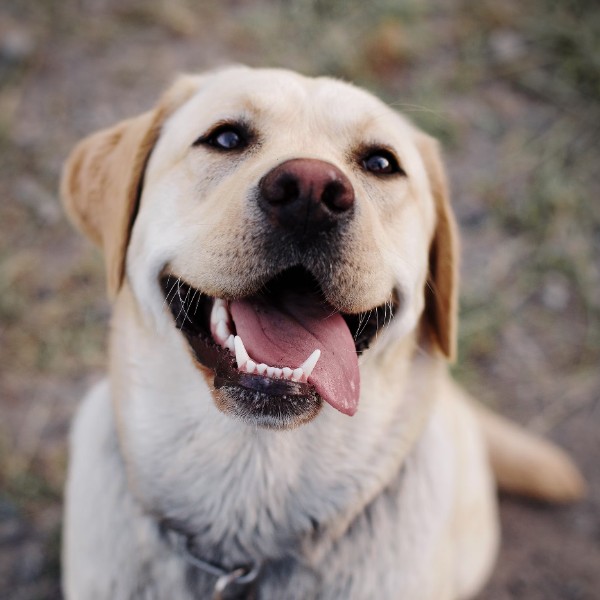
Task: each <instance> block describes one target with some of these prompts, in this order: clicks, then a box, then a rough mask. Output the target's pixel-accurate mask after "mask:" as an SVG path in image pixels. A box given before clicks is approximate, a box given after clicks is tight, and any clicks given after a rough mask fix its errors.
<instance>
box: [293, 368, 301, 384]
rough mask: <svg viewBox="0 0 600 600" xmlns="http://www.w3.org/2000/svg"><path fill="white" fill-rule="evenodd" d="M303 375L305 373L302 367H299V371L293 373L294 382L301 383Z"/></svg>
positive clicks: (295, 370)
mask: <svg viewBox="0 0 600 600" xmlns="http://www.w3.org/2000/svg"><path fill="white" fill-rule="evenodd" d="M302 375H304V371H303V370H302V369H301V368H300V367H298V368H297V369H294V370H293V371H292V380H293V381H300V380H301V379H302Z"/></svg>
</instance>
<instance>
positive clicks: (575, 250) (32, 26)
mask: <svg viewBox="0 0 600 600" xmlns="http://www.w3.org/2000/svg"><path fill="white" fill-rule="evenodd" d="M433 5H435V7H434V6H433ZM599 40H600V14H599V11H598V9H597V8H596V6H595V2H593V1H592V0H572V1H569V0H563V1H562V2H558V1H553V0H532V1H531V2H528V3H522V2H517V1H516V0H507V1H505V2H501V3H500V2H497V1H495V0H494V1H492V0H481V1H479V2H468V1H467V0H444V1H443V2H438V3H425V2H418V1H417V0H407V1H406V2H402V3H400V2H397V1H393V0H374V1H373V2H370V3H364V2H358V1H357V0H348V1H345V2H342V1H341V0H338V1H332V2H324V1H319V0H299V1H298V2H294V3H286V2H283V1H282V2H275V1H273V0H271V1H266V0H265V1H263V2H260V1H257V0H252V1H251V0H248V1H245V2H242V1H241V0H238V1H235V0H222V1H221V2H201V3H199V2H194V1H193V0H171V1H169V2H164V3H161V2H159V1H155V0H147V1H142V0H139V1H134V0H118V1H117V0H78V1H75V0H46V1H44V2H40V1H36V0H4V1H3V2H2V4H1V5H0V599H10V600H37V599H54V598H59V597H60V592H59V585H58V580H59V546H60V539H59V536H60V518H61V513H60V506H61V494H62V486H63V482H64V473H65V466H66V450H65V441H66V435H67V431H68V424H69V420H70V418H71V416H72V414H73V411H74V410H75V408H76V406H77V403H78V400H79V398H80V397H81V395H82V393H83V391H84V390H85V389H86V387H87V386H88V385H89V384H90V382H92V381H94V380H95V379H97V378H98V377H100V375H101V373H102V369H103V366H104V361H105V359H104V343H105V333H106V325H107V319H108V315H109V306H108V304H107V302H106V300H105V297H104V284H103V273H102V263H101V258H100V257H99V255H98V254H97V253H96V251H95V250H93V249H92V248H90V246H89V245H88V244H87V243H86V242H85V241H83V240H82V239H81V238H80V237H78V236H77V235H76V234H75V233H74V232H73V231H72V229H71V228H70V227H69V225H68V224H67V223H66V221H65V219H64V217H63V216H62V212H61V208H60V205H59V201H58V198H57V182H58V176H59V172H60V166H61V163H62V161H63V160H64V158H65V156H66V154H67V152H68V151H69V149H70V148H71V147H72V145H73V144H74V143H75V141H76V140H78V139H79V138H80V137H82V136H83V135H85V134H87V133H89V132H91V131H93V130H95V129H97V128H100V127H102V126H105V125H109V124H112V123H113V122H114V121H116V120H117V119H119V118H122V117H125V116H130V115H133V114H135V113H137V112H140V111H142V110H145V109H146V108H148V107H150V106H151V105H152V103H153V101H154V99H155V98H156V97H157V95H158V93H159V92H160V90H161V89H162V88H163V87H165V86H166V85H167V84H168V82H169V81H170V80H171V79H172V78H173V76H174V74H175V73H176V72H178V71H185V70H188V71H200V70H203V69H205V68H208V67H212V66H215V65H220V64H225V63H230V62H245V63H249V64H252V65H271V66H285V67H290V68H294V69H298V70H301V71H303V72H305V73H308V74H329V75H334V76H339V77H343V78H345V79H348V80H352V81H355V82H356V83H358V84H360V85H364V86H366V87H367V88H369V89H371V90H373V91H375V92H376V93H378V94H380V95H382V96H383V97H384V98H385V99H386V100H387V101H389V102H390V103H391V104H393V105H394V106H396V107H398V108H399V109H400V110H403V111H404V112H406V113H407V114H409V115H410V116H411V118H413V119H414V120H415V121H416V122H417V123H419V124H420V125H421V126H422V127H424V128H425V129H426V130H428V131H429V132H431V133H433V134H434V135H436V136H437V137H438V138H440V140H441V141H442V143H443V145H444V147H445V149H446V156H447V164H448V173H449V176H450V179H451V182H452V185H453V197H454V205H455V208H456V212H457V215H458V218H459V221H460V224H461V230H462V236H463V244H462V246H463V264H462V279H463V285H462V299H461V302H462V310H461V336H460V357H459V361H458V364H457V365H456V366H455V367H454V369H455V372H456V375H457V377H458V378H459V379H460V380H461V381H462V382H463V383H464V385H466V386H467V387H468V388H469V389H470V390H471V391H472V392H473V393H474V394H476V395H477V396H478V397H479V398H480V399H481V400H482V401H483V402H485V403H487V404H489V405H491V406H493V407H495V408H496V409H497V410H499V411H500V412H502V413H504V414H506V415H509V416H510V417H511V418H513V419H514V420H516V421H518V422H520V423H523V424H525V425H527V426H528V427H530V428H533V429H535V430H537V431H539V432H542V433H544V434H546V435H548V436H550V437H551V438H552V439H554V440H556V441H557V442H558V443H560V444H562V445H563V446H564V447H565V448H567V449H568V450H569V452H570V453H571V454H572V455H573V457H574V458H575V460H576V461H577V462H578V464H579V465H580V466H581V468H582V470H583V472H584V473H585V476H586V478H587V480H588V482H589V495H588V498H587V499H586V500H585V501H583V502H582V503H580V504H578V505H576V506H572V507H561V508H557V507H550V506H542V505H539V504H534V503H530V502H526V501H523V500H520V499H514V498H502V503H501V513H502V515H501V516H502V529H503V536H504V542H503V546H502V550H501V553H500V557H499V561H498V566H497V569H496V571H495V573H494V576H493V577H492V580H491V582H490V584H489V586H488V587H487V589H486V590H485V591H484V593H483V594H482V595H481V598H482V599H487V600H505V599H511V598H516V599H525V600H596V599H598V598H600V466H599V460H600V368H599V364H600V360H599V359H600V268H599V266H600V200H599V197H600V194H599V191H600V181H599V177H598V158H599V155H598V147H599V144H598V143H599V142H600V118H599V117H600V47H599Z"/></svg>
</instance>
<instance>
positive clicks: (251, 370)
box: [246, 360, 256, 373]
mask: <svg viewBox="0 0 600 600" xmlns="http://www.w3.org/2000/svg"><path fill="white" fill-rule="evenodd" d="M255 369H256V363H255V362H254V361H253V360H249V361H248V362H247V363H246V371H248V373H254V370H255Z"/></svg>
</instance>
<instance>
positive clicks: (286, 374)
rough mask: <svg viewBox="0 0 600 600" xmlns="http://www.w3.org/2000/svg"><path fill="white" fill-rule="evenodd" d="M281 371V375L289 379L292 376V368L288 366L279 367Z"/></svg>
mask: <svg viewBox="0 0 600 600" xmlns="http://www.w3.org/2000/svg"><path fill="white" fill-rule="evenodd" d="M281 371H282V373H283V376H284V377H285V378H286V379H289V378H290V377H291V376H292V373H293V371H292V369H290V368H289V367H283V369H281Z"/></svg>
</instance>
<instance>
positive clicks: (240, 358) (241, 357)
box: [233, 335, 250, 369]
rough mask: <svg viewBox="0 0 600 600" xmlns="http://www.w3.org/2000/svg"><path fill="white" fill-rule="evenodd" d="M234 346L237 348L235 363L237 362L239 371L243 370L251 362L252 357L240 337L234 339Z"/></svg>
mask: <svg viewBox="0 0 600 600" xmlns="http://www.w3.org/2000/svg"><path fill="white" fill-rule="evenodd" d="M233 344H234V347H235V362H237V366H238V369H241V368H242V367H243V366H244V365H245V364H246V363H247V362H248V361H249V360H250V357H249V356H248V353H247V352H246V348H245V347H244V342H242V338H241V337H240V336H239V335H236V336H235V337H234V338H233Z"/></svg>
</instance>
